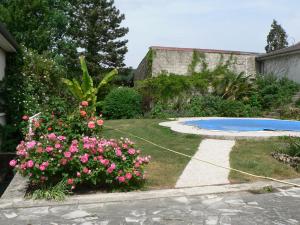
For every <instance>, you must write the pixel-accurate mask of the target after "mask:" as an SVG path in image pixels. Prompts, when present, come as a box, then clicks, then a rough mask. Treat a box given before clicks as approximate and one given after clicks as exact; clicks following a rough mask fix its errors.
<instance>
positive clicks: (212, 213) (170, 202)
mask: <svg viewBox="0 0 300 225" xmlns="http://www.w3.org/2000/svg"><path fill="white" fill-rule="evenodd" d="M299 206H300V189H299V188H298V189H297V188H291V189H288V190H280V192H277V193H268V194H251V193H248V192H239V193H231V194H226V195H225V194H218V195H202V196H182V197H172V198H157V199H150V200H134V199H133V200H132V201H123V202H110V203H97V204H79V205H59V204H58V205H54V206H43V207H31V208H17V209H16V208H13V209H2V210H0V224H1V225H23V224H25V225H26V224H27V225H29V224H30V225H37V224H42V225H48V224H51V225H56V224H59V225H63V224H65V225H69V224H70V225H71V224H73V225H77V224H82V225H96V224H99V225H117V224H144V225H147V224H157V225H158V224H166V225H168V224H172V225H177V224H178V225H179V224H180V225H181V224H186V225H188V224H200V225H201V224H203V225H244V224H245V225H256V224H257V225H263V224H268V225H270V224H274V225H285V224H286V225H296V224H297V225H298V224H300V213H299V212H300V211H299Z"/></svg>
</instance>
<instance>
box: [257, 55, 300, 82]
mask: <svg viewBox="0 0 300 225" xmlns="http://www.w3.org/2000/svg"><path fill="white" fill-rule="evenodd" d="M260 63H261V64H260V68H261V71H260V72H261V73H263V74H274V75H275V76H277V77H287V78H288V79H290V80H293V81H295V82H297V83H300V54H299V53H298V54H290V55H283V56H277V57H273V58H267V59H265V60H263V61H261V62H260Z"/></svg>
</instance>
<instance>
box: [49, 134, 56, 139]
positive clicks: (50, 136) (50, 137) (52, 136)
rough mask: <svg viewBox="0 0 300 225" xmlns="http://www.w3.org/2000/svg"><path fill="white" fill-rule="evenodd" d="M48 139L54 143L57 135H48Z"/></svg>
mask: <svg viewBox="0 0 300 225" xmlns="http://www.w3.org/2000/svg"><path fill="white" fill-rule="evenodd" d="M48 139H49V140H51V141H54V140H55V139H56V135H55V134H54V133H51V134H48Z"/></svg>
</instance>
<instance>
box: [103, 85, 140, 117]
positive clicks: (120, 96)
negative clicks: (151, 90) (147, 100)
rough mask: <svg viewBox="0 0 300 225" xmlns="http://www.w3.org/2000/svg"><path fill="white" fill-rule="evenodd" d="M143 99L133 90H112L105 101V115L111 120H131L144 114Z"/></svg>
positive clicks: (123, 88) (124, 88) (125, 88)
mask: <svg viewBox="0 0 300 225" xmlns="http://www.w3.org/2000/svg"><path fill="white" fill-rule="evenodd" d="M141 102H142V98H141V96H140V94H139V93H138V92H137V91H136V90H134V89H133V88H127V87H120V88H116V89H114V90H112V91H111V92H110V93H109V94H108V95H107V96H106V97H105V99H104V103H103V113H104V115H105V116H107V117H108V118H111V119H129V118H135V117H138V116H140V115H141V114H142V106H141Z"/></svg>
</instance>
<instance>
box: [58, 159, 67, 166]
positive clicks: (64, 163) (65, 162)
mask: <svg viewBox="0 0 300 225" xmlns="http://www.w3.org/2000/svg"><path fill="white" fill-rule="evenodd" d="M67 162H68V161H67V159H61V160H60V164H61V165H66V164H67Z"/></svg>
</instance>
